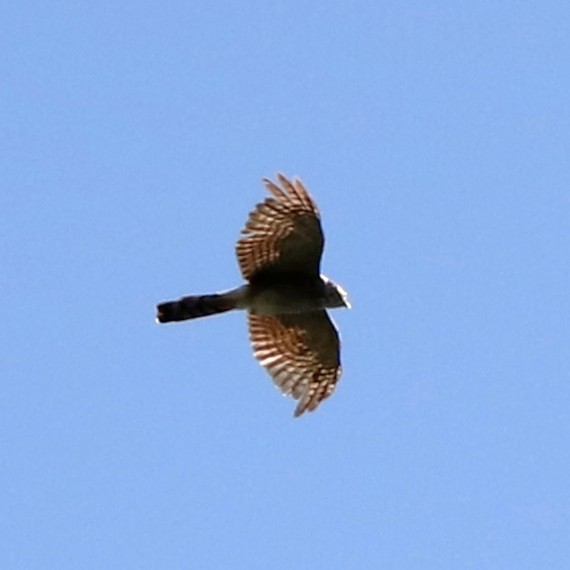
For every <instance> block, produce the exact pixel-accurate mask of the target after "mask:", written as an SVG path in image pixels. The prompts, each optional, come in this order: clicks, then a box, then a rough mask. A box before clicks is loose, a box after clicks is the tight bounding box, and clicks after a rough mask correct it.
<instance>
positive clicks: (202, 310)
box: [156, 293, 236, 323]
mask: <svg viewBox="0 0 570 570" xmlns="http://www.w3.org/2000/svg"><path fill="white" fill-rule="evenodd" d="M235 308H236V298H235V295H232V294H231V293H216V294H214V295H190V296H188V297H182V298H181V299H178V301H169V302H166V303H161V304H160V305H157V307H156V320H157V321H158V322H159V323H170V322H173V321H185V320H187V319H197V318H198V317H208V316H210V315H216V314H217V313H225V312H226V311H231V310H232V309H235Z"/></svg>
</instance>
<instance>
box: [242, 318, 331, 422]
mask: <svg viewBox="0 0 570 570" xmlns="http://www.w3.org/2000/svg"><path fill="white" fill-rule="evenodd" d="M248 319H249V336H250V339H251V344H252V346H253V353H254V355H255V357H256V358H257V360H259V363H260V364H261V365H262V366H263V367H264V368H265V369H266V370H267V371H268V372H269V374H270V376H271V377H272V378H273V382H274V383H275V385H276V386H277V387H278V388H279V389H280V390H281V392H283V394H285V395H287V396H292V397H293V398H295V399H296V400H299V403H298V405H297V408H296V410H295V416H300V415H301V414H302V413H303V412H305V411H307V410H308V411H313V410H314V409H315V408H316V407H317V406H318V405H319V404H320V403H321V401H322V400H324V399H325V398H327V397H328V396H330V395H331V394H332V393H333V391H334V389H335V386H336V383H337V381H338V379H339V378H340V375H341V366H340V341H339V336H338V332H337V330H336V327H335V326H334V324H333V322H332V321H331V319H330V317H329V316H328V315H327V312H326V311H312V312H308V313H293V314H287V315H271V316H266V315H255V314H252V313H249V315H248Z"/></svg>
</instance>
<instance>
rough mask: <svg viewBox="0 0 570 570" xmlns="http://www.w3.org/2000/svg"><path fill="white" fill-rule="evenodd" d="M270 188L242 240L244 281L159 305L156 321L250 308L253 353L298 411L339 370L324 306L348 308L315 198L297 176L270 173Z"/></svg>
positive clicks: (331, 385)
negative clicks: (329, 266)
mask: <svg viewBox="0 0 570 570" xmlns="http://www.w3.org/2000/svg"><path fill="white" fill-rule="evenodd" d="M263 183H264V184H265V187H266V188H267V190H268V191H269V193H270V194H271V196H270V197H269V198H266V199H265V200H264V201H263V202H261V203H259V204H257V206H256V207H255V209H254V210H253V211H252V212H251V213H250V214H249V217H248V219H247V222H246V224H245V226H244V228H243V229H242V232H241V233H242V235H241V237H240V239H238V241H237V244H236V254H237V259H238V264H239V267H240V270H241V273H242V275H243V277H244V279H245V280H246V284H245V285H241V286H240V287H237V288H236V289H231V290H230V291H225V292H222V293H215V294H211V295H190V296H186V297H182V298H180V299H178V300H177V301H168V302H164V303H160V304H159V305H158V306H157V317H156V318H157V321H158V322H159V323H168V322H175V321H184V320H187V319H195V318H198V317H206V316H209V315H215V314H217V313H223V312H225V311H230V310H233V309H244V310H246V311H247V318H248V325H249V338H250V340H251V344H252V347H253V353H254V355H255V357H256V358H257V360H258V361H259V362H260V364H261V365H262V366H263V367H264V368H265V369H266V370H267V372H268V373H269V375H270V376H271V378H272V379H273V382H274V383H275V384H276V386H278V387H279V389H280V390H281V391H282V392H283V394H285V395H288V396H292V397H293V398H295V399H296V400H299V402H298V405H297V408H296V409H295V416H296V417H298V416H300V415H301V414H303V413H304V412H306V411H313V410H314V409H315V408H317V406H318V405H319V404H320V403H321V402H322V401H323V400H324V399H325V398H327V397H328V396H330V395H331V394H332V393H333V391H334V389H335V387H336V384H337V382H338V380H339V378H340V375H341V364H340V341H339V335H338V332H337V329H336V327H335V325H334V324H333V322H332V320H331V319H330V317H329V315H328V313H327V311H326V309H333V308H336V307H347V308H350V304H349V302H348V298H347V294H346V292H345V291H344V289H342V287H340V286H339V285H337V284H336V283H334V282H333V281H331V280H330V279H328V278H327V277H325V276H324V275H322V274H321V272H320V264H321V256H322V252H323V247H324V236H323V230H322V227H321V217H320V214H319V210H318V208H317V205H316V204H315V201H314V200H313V199H312V198H311V196H310V195H309V193H308V192H307V189H306V188H305V186H304V185H303V183H302V182H301V180H299V179H298V178H294V179H293V180H288V179H287V178H286V177H285V176H284V175H283V174H278V175H277V183H274V182H272V181H271V180H269V179H264V180H263Z"/></svg>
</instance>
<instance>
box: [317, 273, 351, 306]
mask: <svg viewBox="0 0 570 570" xmlns="http://www.w3.org/2000/svg"><path fill="white" fill-rule="evenodd" d="M321 279H322V280H323V283H324V285H325V306H326V307H327V308H329V309H334V308H336V307H346V308H347V309H350V303H349V302H348V293H347V292H346V291H345V290H344V289H343V288H342V287H341V286H340V285H337V284H336V283H335V282H334V281H332V280H331V279H329V278H328V277H325V276H324V275H321Z"/></svg>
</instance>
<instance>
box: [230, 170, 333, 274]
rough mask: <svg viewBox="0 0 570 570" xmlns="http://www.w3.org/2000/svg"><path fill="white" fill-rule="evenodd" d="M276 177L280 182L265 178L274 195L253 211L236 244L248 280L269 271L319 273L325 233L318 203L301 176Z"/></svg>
mask: <svg viewBox="0 0 570 570" xmlns="http://www.w3.org/2000/svg"><path fill="white" fill-rule="evenodd" d="M277 178H278V180H279V185H277V184H274V183H273V182H271V180H268V179H264V180H263V182H264V184H265V187H266V188H267V190H268V191H269V192H270V193H271V194H272V196H271V197H270V198H267V199H266V200H265V201H263V202H261V203H260V204H258V205H257V206H256V207H255V210H253V212H251V213H250V215H249V218H248V220H247V222H246V224H245V227H244V228H243V230H242V232H241V233H242V234H243V235H242V237H241V238H240V239H239V240H238V242H237V245H236V255H237V258H238V263H239V266H240V270H241V272H242V275H243V276H244V278H245V279H247V280H251V279H252V278H255V276H256V275H259V274H267V273H282V272H296V273H306V274H310V275H311V276H318V275H319V273H320V260H321V254H322V251H323V246H324V236H323V231H322V228H321V222H320V214H319V210H318V208H317V205H316V204H315V202H314V201H313V199H312V198H311V196H310V195H309V193H308V192H307V190H306V189H305V187H304V186H303V183H302V182H301V181H300V180H299V179H294V180H293V181H292V182H291V181H289V180H288V179H287V178H285V176H283V175H282V174H278V175H277Z"/></svg>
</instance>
